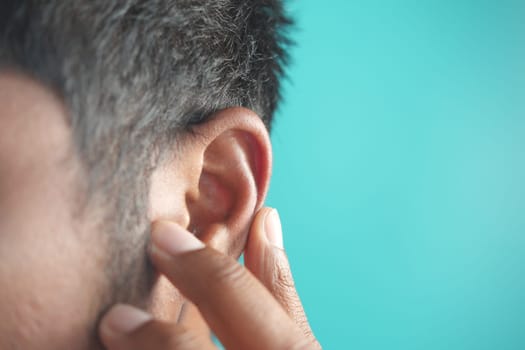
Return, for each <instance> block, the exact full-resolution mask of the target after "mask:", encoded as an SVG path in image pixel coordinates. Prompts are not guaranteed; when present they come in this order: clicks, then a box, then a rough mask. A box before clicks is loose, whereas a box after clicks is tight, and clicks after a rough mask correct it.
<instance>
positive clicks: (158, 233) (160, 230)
mask: <svg viewBox="0 0 525 350" xmlns="http://www.w3.org/2000/svg"><path fill="white" fill-rule="evenodd" d="M204 246H205V245H204V243H202V242H201V241H200V240H199V239H198V238H197V237H195V236H194V235H193V234H191V233H190V232H188V231H186V230H185V229H184V228H182V227H181V226H179V225H177V224H176V223H173V222H171V221H158V222H156V223H155V224H154V226H153V228H152V231H151V244H150V247H149V250H150V253H152V254H153V255H158V256H161V257H164V258H166V257H170V256H175V255H179V254H183V253H187V252H190V251H194V250H199V249H202V248H204Z"/></svg>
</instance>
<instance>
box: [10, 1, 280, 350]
mask: <svg viewBox="0 0 525 350" xmlns="http://www.w3.org/2000/svg"><path fill="white" fill-rule="evenodd" d="M288 24H289V21H288V19H287V18H286V17H285V16H284V14H283V9H282V7H281V4H280V2H279V1H256V0H253V1H216V0H210V1H168V0H148V1H139V0H135V1H131V0H129V1H124V0H119V1H109V0H100V1H99V0H90V1H85V0H84V1H82V0H74V1H64V2H58V1H20V0H12V1H9V0H8V1H3V2H2V4H0V125H1V127H0V256H1V259H2V264H1V265H0V280H1V281H2V283H3V286H4V287H3V288H2V290H1V291H0V309H1V310H2V316H0V347H1V348H8V349H9V348H13V349H16V348H24V349H30V348H39V349H42V348H45V347H46V346H48V347H49V348H53V349H60V348H64V349H69V348H82V346H95V345H96V340H95V337H94V335H93V334H94V327H95V322H96V320H97V317H99V315H100V313H101V312H102V311H103V310H104V308H106V307H107V306H108V305H109V304H110V303H112V302H115V301H126V302H131V303H135V304H138V305H141V306H144V307H148V308H150V309H152V310H153V312H155V313H157V314H159V315H160V316H161V317H165V318H170V317H172V318H173V317H177V313H178V311H179V309H180V303H181V297H180V296H179V295H178V294H177V293H176V292H175V291H174V290H172V289H171V288H170V287H169V286H167V285H166V284H164V282H163V280H159V279H157V278H156V276H155V275H154V273H152V271H151V269H150V267H149V265H148V263H147V259H146V254H145V246H146V242H147V232H148V228H149V226H150V223H151V222H152V221H153V220H158V219H166V220H173V221H177V222H178V223H180V224H182V225H184V226H189V227H190V229H192V230H193V231H194V232H195V233H196V234H197V235H198V236H199V237H200V238H201V239H203V240H205V241H208V242H211V243H212V244H214V245H215V246H216V247H217V248H219V249H222V250H225V251H227V252H229V253H230V254H232V255H237V254H239V253H240V249H241V247H242V245H243V243H244V239H245V237H244V234H245V232H246V228H247V225H249V222H250V218H251V216H252V215H253V212H254V211H255V210H256V208H257V207H258V206H260V204H261V202H262V200H263V199H264V195H265V192H266V189H267V185H268V180H269V173H270V164H271V151H270V146H269V142H268V138H267V134H266V130H265V126H266V127H269V126H270V123H271V119H272V115H273V113H274V110H275V108H276V104H277V102H278V100H279V79H280V77H281V76H282V73H283V68H282V67H283V64H284V63H285V61H286V54H285V48H286V45H287V43H288V42H287V40H286V37H285V30H286V27H287V25H288ZM236 106H242V107H245V108H233V107H236ZM252 111H254V112H255V113H254V112H252Z"/></svg>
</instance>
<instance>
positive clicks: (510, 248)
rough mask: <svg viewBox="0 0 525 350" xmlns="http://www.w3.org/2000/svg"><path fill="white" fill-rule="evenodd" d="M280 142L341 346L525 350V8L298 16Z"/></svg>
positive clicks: (316, 322)
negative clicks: (295, 42) (295, 44)
mask: <svg viewBox="0 0 525 350" xmlns="http://www.w3.org/2000/svg"><path fill="white" fill-rule="evenodd" d="M289 11H290V12H291V13H292V14H293V15H294V16H295V17H296V20H297V30H296V31H295V32H294V37H295V40H296V41H297V44H298V45H297V46H296V47H295V48H294V49H293V50H292V56H293V64H292V65H291V67H290V69H289V77H290V81H288V82H286V83H285V93H284V103H283V104H282V106H281V109H280V111H279V113H278V116H277V118H278V120H277V122H276V124H275V129H274V131H273V133H272V142H273V146H274V176H273V180H272V187H271V191H270V196H269V199H268V204H269V205H272V206H275V207H277V208H278V210H279V212H280V214H281V218H282V222H283V227H284V230H285V246H286V248H287V252H288V254H289V257H290V260H291V264H292V267H293V268H294V274H295V278H296V283H297V286H298V289H299V292H300V294H301V296H302V299H303V302H304V304H305V308H306V310H307V313H308V315H309V319H310V321H311V324H312V326H313V329H314V330H315V332H316V334H317V336H318V338H319V339H320V341H321V342H322V343H323V345H324V347H325V348H326V349H360V350H362V349H403V350H407V349H462V350H463V349H476V350H482V349H498V350H499V349H525V152H524V151H525V69H524V67H525V1H482V0H480V1H458V0H456V1H424V0H420V1H353V0H341V1H326V2H321V1H313V0H301V1H295V2H291V3H289Z"/></svg>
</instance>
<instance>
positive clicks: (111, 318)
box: [99, 208, 321, 350]
mask: <svg viewBox="0 0 525 350" xmlns="http://www.w3.org/2000/svg"><path fill="white" fill-rule="evenodd" d="M151 241H152V244H151V247H150V256H151V260H152V262H153V264H154V265H155V267H156V268H157V269H158V271H159V272H160V273H162V274H164V275H165V276H166V277H167V278H168V279H169V280H170V281H171V283H173V284H174V285H175V286H176V287H177V288H178V289H179V291H180V292H181V293H182V294H183V295H184V296H185V297H186V298H187V299H188V300H189V301H191V303H192V304H190V303H187V304H186V306H185V307H184V309H185V310H183V315H182V317H181V320H180V322H178V323H177V324H170V323H168V322H165V321H159V320H155V319H154V318H153V317H152V316H151V315H150V314H148V313H146V312H144V311H142V310H139V309H136V308H134V307H132V306H129V305H116V306H114V307H113V308H112V309H111V310H110V311H109V312H108V313H107V314H106V315H105V316H104V318H103V319H102V321H101V324H100V329H99V331H100V337H101V339H102V342H103V343H104V345H105V346H106V347H107V348H108V349H110V350H119V349H126V350H135V349H136V350H139V349H153V350H179V349H181V350H182V349H183V350H191V349H216V347H215V346H214V345H213V343H212V342H211V340H210V336H209V332H207V331H206V330H207V326H208V325H209V327H210V328H211V329H212V330H213V332H214V333H215V334H216V335H217V337H218V338H219V339H220V340H221V342H222V344H223V345H224V346H225V347H226V348H227V349H264V350H267V349H277V350H278V349H305V350H306V349H320V348H321V347H320V345H319V343H318V342H317V341H316V339H315V337H314V336H313V333H312V331H311V329H310V326H309V325H308V322H307V320H306V316H305V313H304V310H303V307H302V305H301V302H300V300H299V297H298V295H297V292H296V290H295V287H294V283H293V279H292V275H291V272H290V267H289V265H288V259H287V258H286V255H285V253H284V250H283V249H282V247H283V245H282V233H281V225H280V221H279V217H278V214H277V212H276V210H275V209H269V208H263V209H262V210H260V211H259V212H258V213H257V215H256V217H255V219H254V222H253V224H252V227H251V229H250V234H249V236H248V242H247V245H246V249H245V252H244V256H245V260H244V261H245V266H246V268H244V267H242V266H241V265H240V264H238V263H237V262H236V261H235V260H233V259H232V258H230V257H228V256H226V255H223V254H221V253H219V252H217V251H216V250H214V249H212V248H210V247H207V246H205V245H204V244H203V243H202V242H201V241H199V240H198V239H197V238H196V237H195V236H194V235H192V234H190V233H189V232H187V231H186V230H184V229H183V228H181V227H180V226H178V225H176V224H174V223H171V222H159V223H157V224H155V225H154V228H153V230H152V238H151ZM248 270H249V271H248ZM250 271H251V273H250ZM193 305H195V306H196V307H197V308H195V306H193ZM201 315H202V318H203V319H204V321H205V323H204V321H202V319H201ZM199 320H200V321H199ZM203 330H204V331H203Z"/></svg>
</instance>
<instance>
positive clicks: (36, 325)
mask: <svg viewBox="0 0 525 350" xmlns="http://www.w3.org/2000/svg"><path fill="white" fill-rule="evenodd" d="M12 208H13V207H11V209H12ZM46 214H47V215H45V216H40V217H38V216H34V217H33V218H32V219H33V220H18V219H19V218H18V219H17V217H16V215H15V214H13V215H12V216H9V217H5V216H4V218H3V219H4V220H2V221H0V256H1V261H2V262H1V264H0V281H2V288H0V310H1V314H0V349H11V348H14V349H82V348H83V345H87V344H89V342H90V341H91V338H92V334H91V331H92V327H93V325H94V322H95V319H96V316H97V312H98V308H99V301H100V294H101V291H103V290H105V289H106V288H107V287H106V282H105V279H104V276H103V273H100V272H101V271H103V268H102V267H101V266H100V264H101V261H100V260H97V258H96V257H95V254H88V252H87V249H86V244H85V243H84V242H81V241H80V240H79V239H78V238H77V235H76V233H75V232H73V231H72V230H69V229H68V228H70V225H68V222H67V221H66V220H57V221H56V222H55V221H54V220H50V218H52V217H53V215H52V214H50V213H49V212H46ZM55 217H58V218H60V216H55ZM15 219H17V220H15ZM61 219H62V218H61ZM37 222H38V225H36V223H37ZM59 224H61V225H59ZM87 246H88V247H89V245H87ZM99 248H100V247H99Z"/></svg>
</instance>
